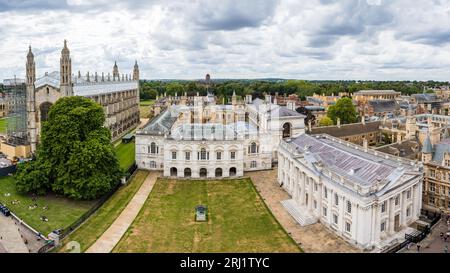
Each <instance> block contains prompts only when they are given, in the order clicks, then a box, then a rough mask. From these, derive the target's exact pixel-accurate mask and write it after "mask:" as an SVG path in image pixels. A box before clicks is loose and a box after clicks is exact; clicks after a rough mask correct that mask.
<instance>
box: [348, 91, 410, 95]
mask: <svg viewBox="0 0 450 273" xmlns="http://www.w3.org/2000/svg"><path fill="white" fill-rule="evenodd" d="M371 94H376V95H384V94H392V95H397V94H398V95H400V94H401V92H397V91H395V90H360V91H358V92H355V93H353V95H371Z"/></svg>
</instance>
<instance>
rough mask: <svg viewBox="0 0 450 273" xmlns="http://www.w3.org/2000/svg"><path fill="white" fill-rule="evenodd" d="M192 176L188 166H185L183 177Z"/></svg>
mask: <svg viewBox="0 0 450 273" xmlns="http://www.w3.org/2000/svg"><path fill="white" fill-rule="evenodd" d="M191 176H192V171H191V169H190V168H186V169H184V177H191Z"/></svg>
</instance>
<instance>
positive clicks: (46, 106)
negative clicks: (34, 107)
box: [39, 102, 53, 122]
mask: <svg viewBox="0 0 450 273" xmlns="http://www.w3.org/2000/svg"><path fill="white" fill-rule="evenodd" d="M52 105H53V104H52V103H50V102H44V103H42V104H41V105H40V106H39V111H40V112H41V122H43V121H46V120H47V119H48V112H49V111H50V107H51V106H52Z"/></svg>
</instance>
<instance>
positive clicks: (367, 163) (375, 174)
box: [278, 134, 423, 251]
mask: <svg viewBox="0 0 450 273" xmlns="http://www.w3.org/2000/svg"><path fill="white" fill-rule="evenodd" d="M278 150H279V155H278V156H279V159H278V181H279V183H280V186H282V187H283V188H284V189H285V190H286V191H287V192H288V193H289V195H290V196H291V199H289V200H286V201H283V202H282V203H283V205H284V206H285V208H286V209H287V210H288V212H289V213H290V214H291V215H292V216H293V218H294V219H296V221H297V222H298V223H299V224H300V225H303V226H305V225H310V224H314V223H316V222H320V223H321V224H323V225H324V226H326V227H328V228H329V229H330V230H331V231H333V232H334V233H336V234H337V235H339V236H340V237H342V238H343V239H345V240H346V241H348V242H350V243H351V244H353V245H355V246H357V247H360V248H362V249H367V250H373V251H381V250H383V249H386V248H388V247H390V246H392V245H394V244H396V243H399V242H402V241H403V240H404V236H405V234H406V233H409V232H411V231H413V229H412V228H410V227H409V226H410V225H411V224H413V223H414V222H415V221H416V220H418V219H419V216H420V210H421V208H422V178H423V166H422V163H420V162H419V163H417V162H416V161H412V160H408V159H403V158H399V157H395V156H392V155H388V154H384V153H381V152H378V151H375V150H372V149H368V148H364V147H361V146H358V145H355V144H352V143H349V142H346V141H344V140H341V139H338V138H334V137H331V136H329V135H315V136H311V135H308V134H302V135H300V136H298V137H294V138H291V139H286V140H283V141H281V144H280V147H279V149H278Z"/></svg>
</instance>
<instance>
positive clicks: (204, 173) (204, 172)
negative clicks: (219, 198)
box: [200, 168, 208, 177]
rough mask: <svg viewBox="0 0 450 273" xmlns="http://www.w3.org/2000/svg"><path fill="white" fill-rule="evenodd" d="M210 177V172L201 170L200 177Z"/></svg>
mask: <svg viewBox="0 0 450 273" xmlns="http://www.w3.org/2000/svg"><path fill="white" fill-rule="evenodd" d="M206 176H208V171H207V170H206V169H205V168H201V169H200V177H206Z"/></svg>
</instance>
